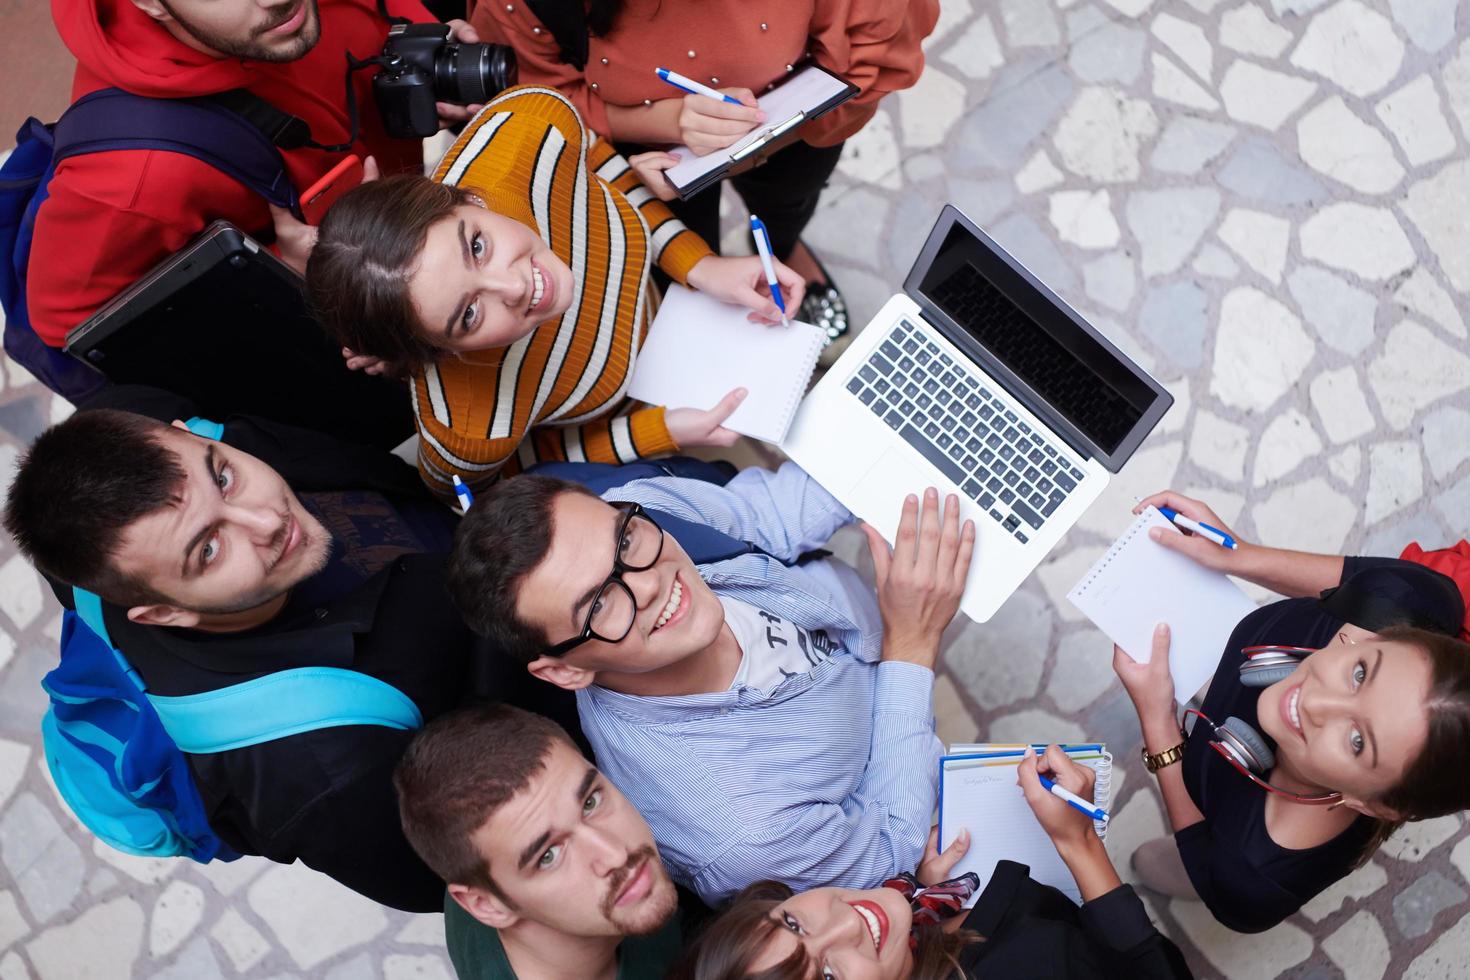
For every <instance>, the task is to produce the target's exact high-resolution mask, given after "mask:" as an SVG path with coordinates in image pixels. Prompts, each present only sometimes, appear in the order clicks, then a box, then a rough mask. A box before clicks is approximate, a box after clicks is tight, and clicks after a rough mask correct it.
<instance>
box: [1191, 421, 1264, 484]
mask: <svg viewBox="0 0 1470 980" xmlns="http://www.w3.org/2000/svg"><path fill="white" fill-rule="evenodd" d="M1250 435H1251V434H1250V430H1249V429H1247V428H1245V427H1244V426H1240V425H1236V424H1235V423H1234V422H1227V421H1225V420H1224V419H1222V418H1220V417H1219V416H1218V415H1214V414H1212V413H1210V412H1207V411H1205V410H1204V409H1200V410H1199V411H1197V412H1195V413H1194V431H1193V432H1192V433H1191V434H1190V437H1189V458H1190V459H1191V460H1193V461H1194V464H1195V465H1196V466H1198V467H1200V468H1201V469H1205V470H1209V471H1210V472H1211V473H1215V474H1218V475H1219V476H1222V477H1224V478H1225V479H1226V480H1229V481H1230V482H1231V483H1238V482H1240V480H1242V479H1243V478H1244V477H1245V455H1246V451H1247V450H1248V449H1249V448H1250Z"/></svg>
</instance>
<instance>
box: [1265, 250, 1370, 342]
mask: <svg viewBox="0 0 1470 980" xmlns="http://www.w3.org/2000/svg"><path fill="white" fill-rule="evenodd" d="M1286 284H1287V287H1288V288H1289V289H1290V290H1291V297H1292V299H1294V300H1296V305H1297V306H1298V307H1299V308H1300V309H1301V311H1302V316H1303V317H1304V318H1305V319H1306V321H1307V322H1308V323H1310V324H1311V325H1312V327H1313V328H1314V329H1315V330H1316V331H1317V335H1318V336H1319V337H1321V338H1322V340H1323V341H1324V342H1325V343H1326V344H1327V345H1328V346H1330V347H1332V348H1335V349H1336V350H1340V351H1342V352H1343V353H1344V354H1352V355H1356V354H1361V353H1362V352H1363V351H1364V350H1365V349H1366V348H1367V347H1368V345H1369V344H1371V343H1372V342H1373V331H1374V321H1375V320H1376V319H1377V316H1378V301H1377V300H1376V299H1374V297H1373V294H1371V293H1369V292H1367V291H1365V290H1362V289H1359V288H1358V287H1357V286H1354V285H1352V284H1351V283H1349V282H1348V281H1347V280H1346V279H1344V278H1342V277H1341V276H1338V275H1334V274H1333V273H1331V272H1328V271H1327V270H1326V269H1322V268H1318V267H1317V266H1314V265H1302V266H1297V267H1296V268H1295V269H1293V270H1292V272H1291V275H1290V276H1288V277H1287V279H1286Z"/></svg>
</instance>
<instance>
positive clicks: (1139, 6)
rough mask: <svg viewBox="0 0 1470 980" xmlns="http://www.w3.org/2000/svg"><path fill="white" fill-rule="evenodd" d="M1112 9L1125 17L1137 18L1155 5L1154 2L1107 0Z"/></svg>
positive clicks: (1150, 0) (1144, 0) (1145, 0)
mask: <svg viewBox="0 0 1470 980" xmlns="http://www.w3.org/2000/svg"><path fill="white" fill-rule="evenodd" d="M1107 4H1108V6H1109V7H1112V8H1113V9H1114V10H1116V11H1117V12H1118V13H1120V14H1122V15H1123V16H1124V17H1137V16H1138V15H1139V14H1141V13H1143V12H1144V11H1145V10H1147V9H1148V8H1150V7H1152V6H1153V5H1154V0H1107Z"/></svg>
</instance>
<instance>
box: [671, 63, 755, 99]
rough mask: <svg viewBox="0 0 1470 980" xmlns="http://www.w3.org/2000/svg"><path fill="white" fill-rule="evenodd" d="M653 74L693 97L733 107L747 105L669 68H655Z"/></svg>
mask: <svg viewBox="0 0 1470 980" xmlns="http://www.w3.org/2000/svg"><path fill="white" fill-rule="evenodd" d="M653 73H654V74H655V75H657V76H658V77H659V78H662V79H663V80H664V81H666V82H668V83H669V84H670V85H672V86H674V88H681V89H683V90H684V91H686V92H689V93H691V94H693V95H703V96H705V97H707V98H711V99H714V100H715V101H716V102H728V103H730V104H731V105H744V104H745V103H744V102H741V101H740V100H739V99H732V98H730V96H728V95H726V94H725V93H724V92H716V91H715V90H714V89H712V88H710V87H709V86H708V85H701V84H700V83H699V82H696V81H695V80H694V79H692V78H687V77H685V76H684V75H681V74H679V73H678V72H676V71H669V70H668V69H667V68H655V69H654V70H653Z"/></svg>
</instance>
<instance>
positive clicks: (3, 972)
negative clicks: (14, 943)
mask: <svg viewBox="0 0 1470 980" xmlns="http://www.w3.org/2000/svg"><path fill="white" fill-rule="evenodd" d="M0 980H31V971H30V968H29V967H28V966H26V962H25V960H23V959H21V958H20V954H19V953H17V952H15V950H11V951H10V952H8V953H6V954H5V955H4V956H0Z"/></svg>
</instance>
